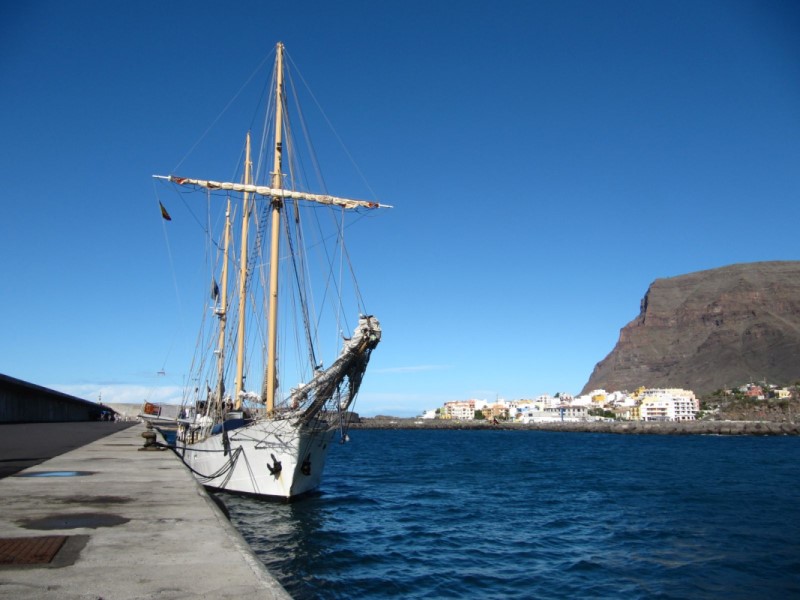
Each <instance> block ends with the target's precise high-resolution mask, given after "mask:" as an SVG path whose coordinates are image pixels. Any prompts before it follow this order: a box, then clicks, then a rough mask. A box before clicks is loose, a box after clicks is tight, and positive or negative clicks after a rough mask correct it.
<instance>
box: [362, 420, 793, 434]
mask: <svg viewBox="0 0 800 600" xmlns="http://www.w3.org/2000/svg"><path fill="white" fill-rule="evenodd" d="M350 427H351V428H353V429H469V430H475V429H487V430H489V429H492V430H497V429H499V430H513V431H528V430H530V431H562V432H580V433H618V434H633V435H800V423H795V422H788V421H787V422H777V421H578V422H569V421H557V422H550V423H513V422H504V421H498V422H497V423H493V422H491V421H458V420H446V419H399V418H398V419H392V418H362V419H361V420H360V422H357V423H351V425H350Z"/></svg>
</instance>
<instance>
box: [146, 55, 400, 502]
mask: <svg viewBox="0 0 800 600" xmlns="http://www.w3.org/2000/svg"><path fill="white" fill-rule="evenodd" d="M285 63H286V55H285V50H284V46H283V44H281V43H279V44H277V46H276V49H275V68H274V72H273V75H272V80H271V82H270V84H269V89H271V90H272V93H271V95H270V98H269V100H267V101H266V103H265V105H266V117H265V119H264V122H263V127H262V131H261V132H259V136H258V137H259V139H261V140H264V143H263V145H264V146H265V147H263V148H259V149H258V150H257V151H255V152H254V151H253V149H252V146H253V144H251V134H250V133H249V132H248V133H247V135H246V136H244V137H245V141H244V148H243V150H242V156H243V160H242V161H241V162H242V167H241V180H240V181H235V182H233V181H214V180H210V179H199V178H190V177H183V176H177V175H154V177H155V178H156V179H157V180H161V181H162V182H165V184H166V185H168V186H170V187H175V188H176V189H177V190H178V191H180V192H181V198H182V199H184V202H186V203H187V204H189V205H191V204H192V202H193V200H194V199H193V198H192V196H197V197H198V200H199V202H198V204H199V205H207V206H208V210H209V214H213V213H214V211H217V214H218V215H219V216H218V217H216V218H214V217H209V218H208V219H207V222H208V227H207V228H206V229H207V233H208V238H209V240H208V243H207V244H206V249H205V252H204V254H205V255H206V260H207V261H208V262H209V263H213V266H212V267H211V268H210V269H209V271H210V272H211V273H212V275H211V277H210V279H211V281H209V284H210V294H209V296H210V299H207V300H206V301H205V308H206V309H207V311H206V314H204V316H203V319H202V329H201V333H200V334H199V336H198V342H197V348H196V350H195V354H194V357H193V360H192V368H191V375H190V376H188V377H187V379H186V381H187V384H186V385H185V391H184V395H183V407H182V410H181V413H180V419H178V422H177V426H178V427H177V435H176V442H175V450H176V452H177V454H178V455H179V456H180V457H181V458H182V460H183V461H184V463H185V464H186V466H187V467H188V468H189V469H190V470H191V472H192V473H193V474H194V476H195V477H196V478H197V480H198V481H199V482H200V483H201V484H203V485H204V486H206V487H208V488H211V489H216V490H225V491H229V492H234V493H242V494H248V495H254V496H259V497H265V498H275V499H284V500H291V499H295V498H297V497H299V496H302V495H304V494H307V493H309V492H311V491H313V490H315V489H317V488H318V487H319V485H320V482H321V480H322V473H323V470H324V467H325V460H326V456H327V453H328V451H329V450H330V448H331V446H332V442H334V437H335V435H336V433H337V431H338V432H340V433H341V439H345V438H346V425H347V419H348V416H349V415H350V414H351V411H352V405H353V402H354V400H355V398H356V395H357V394H358V391H359V388H360V386H361V383H362V380H363V378H364V375H365V372H366V369H367V364H368V363H369V359H370V356H371V354H372V351H373V350H374V349H375V347H376V346H377V345H378V343H379V342H380V339H381V326H380V323H379V322H378V319H377V318H376V317H375V316H374V315H372V314H370V313H368V312H367V311H366V309H365V307H364V305H363V300H361V296H360V292H359V287H358V284H357V282H356V281H355V279H354V277H353V276H352V274H353V273H354V269H353V264H352V263H353V262H354V261H353V260H351V258H352V257H351V254H350V252H349V251H348V250H347V248H346V247H345V245H344V240H345V233H346V231H348V229H349V225H350V219H351V217H352V216H356V217H359V218H361V217H364V216H365V213H368V212H371V211H375V210H376V209H379V208H388V206H386V205H383V204H380V203H378V202H376V201H366V200H354V199H350V198H342V197H338V196H333V195H330V194H328V193H326V191H325V190H324V189H323V190H314V191H313V192H312V191H308V188H309V187H310V186H309V185H308V183H307V177H306V176H304V175H302V174H301V173H302V172H303V169H302V168H303V167H304V165H303V164H302V163H301V159H300V158H297V157H296V156H295V154H294V151H295V150H296V148H297V147H298V146H299V145H300V142H299V141H297V140H296V139H295V138H296V137H301V136H305V135H306V132H307V128H306V125H305V124H301V126H300V127H298V128H295V126H294V121H293V120H290V113H291V114H292V116H293V118H294V115H295V114H297V113H298V112H299V115H300V117H301V118H302V112H301V111H298V110H297V109H295V104H294V102H290V101H289V100H288V98H287V89H288V91H291V90H293V89H294V87H295V83H296V82H295V81H294V79H289V80H288V81H287V75H286V73H287V71H288V70H287V68H286V64H285ZM290 109H291V110H290ZM292 111H294V112H292ZM253 154H255V158H256V161H255V163H256V164H255V166H254V160H253ZM183 192H196V194H187V195H185V196H184V194H183ZM159 205H160V207H161V211H162V216H163V217H164V218H165V219H170V220H171V217H170V216H169V214H168V213H167V212H166V208H165V206H164V204H163V203H162V202H161V200H160V199H159ZM215 220H218V221H219V223H220V227H219V229H220V231H219V232H213V233H212V229H213V227H212V223H213V222H214V221H215ZM198 221H199V220H198ZM204 228H205V225H204ZM348 235H349V232H348ZM362 248H364V246H362ZM311 251H316V252H317V254H319V255H321V258H317V259H313V258H312V257H311ZM208 256H212V258H211V259H208ZM315 279H316V280H317V281H318V282H319V283H318V284H315V283H314V280H315ZM320 280H321V281H320ZM345 294H350V295H352V296H354V297H355V299H356V302H355V303H354V305H355V306H356V310H355V311H354V312H353V313H351V314H347V313H346V306H347V305H346V303H345V301H344V300H343V298H344V296H345ZM326 334H327V335H326ZM323 338H324V339H325V340H328V341H325V342H323V341H322V340H323ZM326 344H327V346H326ZM326 356H327V357H328V358H327V359H326Z"/></svg>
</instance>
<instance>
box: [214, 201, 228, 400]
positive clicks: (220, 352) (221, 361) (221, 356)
mask: <svg viewBox="0 0 800 600" xmlns="http://www.w3.org/2000/svg"><path fill="white" fill-rule="evenodd" d="M224 239H225V241H224V242H223V249H222V281H221V282H220V283H221V285H222V290H221V292H220V304H219V308H218V309H217V311H216V312H217V316H218V317H219V339H218V340H217V377H218V379H219V382H218V387H217V402H219V403H220V405H221V403H222V397H223V396H224V395H225V327H226V325H227V322H228V248H229V246H230V240H231V201H230V198H229V199H228V206H227V208H226V209H225V238H224Z"/></svg>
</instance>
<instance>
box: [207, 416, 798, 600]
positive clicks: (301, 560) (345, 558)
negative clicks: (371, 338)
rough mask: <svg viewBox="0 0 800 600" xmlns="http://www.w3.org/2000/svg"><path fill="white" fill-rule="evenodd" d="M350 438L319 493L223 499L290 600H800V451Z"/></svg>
mask: <svg viewBox="0 0 800 600" xmlns="http://www.w3.org/2000/svg"><path fill="white" fill-rule="evenodd" d="M350 435H351V437H352V441H351V442H350V443H348V444H344V445H341V446H339V445H337V447H335V448H332V450H331V453H330V456H329V459H328V465H327V467H326V471H325V478H324V481H323V486H322V488H321V493H320V494H319V495H316V496H313V497H310V498H307V499H305V500H302V501H299V502H296V503H293V504H277V503H270V502H263V501H258V500H253V499H248V498H240V497H234V496H230V495H225V494H222V495H221V498H222V499H223V501H224V502H225V504H226V505H227V506H228V508H229V510H230V512H231V518H232V520H233V522H234V524H235V525H236V526H237V528H238V529H239V531H241V533H242V534H243V535H244V537H245V539H247V541H248V542H249V543H250V545H251V546H252V548H253V549H254V550H255V552H256V553H257V554H258V556H259V557H260V558H261V559H262V560H263V561H264V563H265V564H266V566H267V568H268V569H269V570H270V571H271V572H272V573H273V574H274V575H275V576H276V577H277V578H278V579H279V580H280V582H281V583H282V584H283V586H284V587H285V588H286V589H287V591H288V592H289V593H290V594H291V595H292V596H293V597H294V598H298V599H305V598H308V599H311V598H526V599H528V598H722V597H724V598H725V599H726V600H730V599H734V598H742V599H744V598H747V599H751V598H789V597H794V598H800V438H794V437H720V436H649V435H642V436H635V435H610V434H589V433H560V432H543V431H497V430H487V431H434V430H400V431H372V430H354V431H351V434H350Z"/></svg>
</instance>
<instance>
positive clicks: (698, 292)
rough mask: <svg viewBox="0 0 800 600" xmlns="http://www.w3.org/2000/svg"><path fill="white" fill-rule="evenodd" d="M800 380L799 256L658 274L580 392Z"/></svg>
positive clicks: (702, 389)
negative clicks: (680, 273)
mask: <svg viewBox="0 0 800 600" xmlns="http://www.w3.org/2000/svg"><path fill="white" fill-rule="evenodd" d="M797 379H800V261H769V262H756V263H740V264H734V265H728V266H724V267H719V268H716V269H708V270H704V271H696V272H694V273H688V274H685V275H678V276H675V277H667V278H660V279H656V280H655V281H653V283H651V284H650V286H649V288H648V290H647V292H646V294H645V296H644V298H643V299H642V301H641V304H640V312H639V315H638V316H637V317H636V318H634V319H633V320H632V321H630V322H629V323H628V324H627V325H625V326H624V327H623V328H622V329H621V330H620V336H619V340H618V341H617V344H616V345H615V347H614V349H613V350H612V351H611V352H610V353H609V354H608V355H607V356H606V357H605V358H604V359H603V360H601V361H600V362H598V363H597V365H596V366H595V368H594V370H593V371H592V374H591V376H590V377H589V380H588V382H587V383H586V385H585V386H584V388H583V391H582V393H587V392H589V391H591V390H594V389H601V388H602V389H605V390H607V391H615V390H625V389H627V390H632V389H635V388H638V387H640V386H645V387H682V388H685V389H691V390H693V391H694V392H695V393H697V394H705V393H709V392H712V391H714V390H717V389H720V388H725V387H732V386H738V385H741V384H743V383H746V382H748V381H756V380H758V381H761V380H766V381H768V382H769V383H776V384H781V385H785V384H789V383H792V382H794V381H796V380H797Z"/></svg>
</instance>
